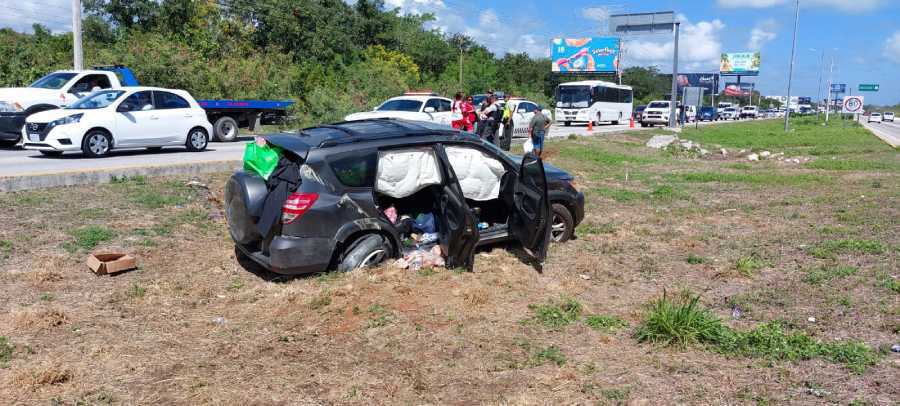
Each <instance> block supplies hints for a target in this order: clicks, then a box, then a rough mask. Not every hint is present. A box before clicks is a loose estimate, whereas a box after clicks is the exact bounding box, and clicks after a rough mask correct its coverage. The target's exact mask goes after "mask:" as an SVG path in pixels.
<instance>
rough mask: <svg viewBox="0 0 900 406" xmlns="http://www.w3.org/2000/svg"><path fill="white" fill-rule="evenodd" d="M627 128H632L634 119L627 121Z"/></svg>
mask: <svg viewBox="0 0 900 406" xmlns="http://www.w3.org/2000/svg"><path fill="white" fill-rule="evenodd" d="M628 128H634V117H632V118H631V119H630V120H628Z"/></svg>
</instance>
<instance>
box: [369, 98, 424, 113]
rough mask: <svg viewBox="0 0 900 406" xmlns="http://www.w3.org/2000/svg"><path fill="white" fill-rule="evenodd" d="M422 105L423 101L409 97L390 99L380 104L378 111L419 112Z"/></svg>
mask: <svg viewBox="0 0 900 406" xmlns="http://www.w3.org/2000/svg"><path fill="white" fill-rule="evenodd" d="M421 107H422V102H420V101H417V100H409V99H396V100H388V101H386V102H384V104H382V105H380V106H378V108H377V109H375V110H377V111H412V112H418V111H419V108H421Z"/></svg>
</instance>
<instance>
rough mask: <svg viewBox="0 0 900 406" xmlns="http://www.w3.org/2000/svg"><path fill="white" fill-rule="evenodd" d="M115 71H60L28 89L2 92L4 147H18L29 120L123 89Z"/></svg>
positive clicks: (0, 114)
mask: <svg viewBox="0 0 900 406" xmlns="http://www.w3.org/2000/svg"><path fill="white" fill-rule="evenodd" d="M121 86H122V83H120V82H119V78H118V76H116V74H115V73H114V72H112V71H102V70H83V71H68V70H63V71H56V72H53V73H51V74H49V75H47V76H44V77H42V78H40V79H38V80H37V81H36V82H34V83H32V84H31V85H29V86H28V87H14V88H4V89H0V143H4V144H7V145H10V144H15V143H16V142H18V141H19V139H20V138H21V136H22V126H23V125H25V117H28V116H29V115H31V114H34V113H38V112H41V111H46V110H52V109H57V108H60V107H62V106H65V105H67V104H70V103H74V102H75V101H76V100H78V99H80V98H81V97H82V96H84V95H86V94H88V93H90V92H92V91H94V90H100V89H109V88H117V87H121Z"/></svg>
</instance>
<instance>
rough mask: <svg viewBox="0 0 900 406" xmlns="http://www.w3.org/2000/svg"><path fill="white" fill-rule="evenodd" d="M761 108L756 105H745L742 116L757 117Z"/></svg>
mask: <svg viewBox="0 0 900 406" xmlns="http://www.w3.org/2000/svg"><path fill="white" fill-rule="evenodd" d="M758 116H759V109H757V108H756V106H744V107H742V108H741V118H757V117H758Z"/></svg>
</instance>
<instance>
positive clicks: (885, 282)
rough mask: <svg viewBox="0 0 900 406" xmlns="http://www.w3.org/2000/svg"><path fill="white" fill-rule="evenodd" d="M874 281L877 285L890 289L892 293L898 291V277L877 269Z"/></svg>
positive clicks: (899, 291)
mask: <svg viewBox="0 0 900 406" xmlns="http://www.w3.org/2000/svg"><path fill="white" fill-rule="evenodd" d="M875 281H876V282H877V283H878V285H879V286H881V287H883V288H885V289H888V290H891V291H893V292H894V293H900V279H897V278H894V277H893V276H891V275H889V274H888V273H887V272H884V271H878V272H876V273H875Z"/></svg>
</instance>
